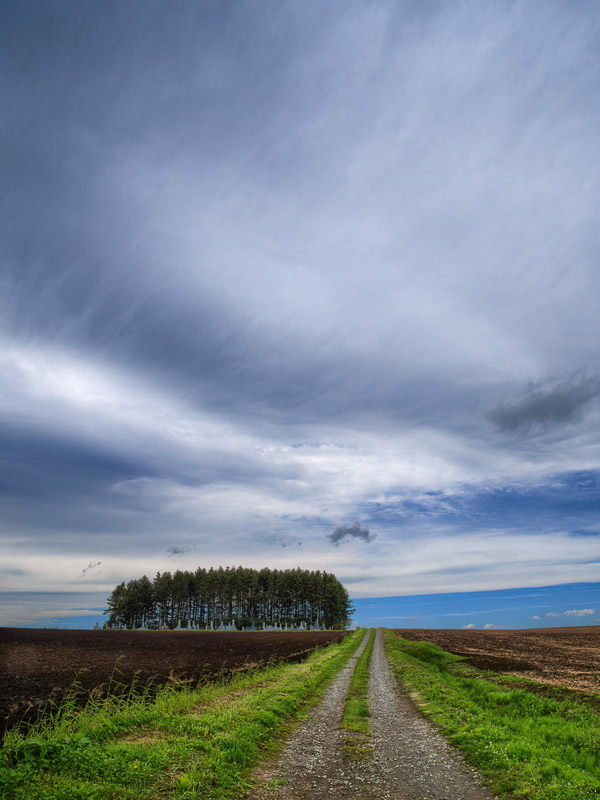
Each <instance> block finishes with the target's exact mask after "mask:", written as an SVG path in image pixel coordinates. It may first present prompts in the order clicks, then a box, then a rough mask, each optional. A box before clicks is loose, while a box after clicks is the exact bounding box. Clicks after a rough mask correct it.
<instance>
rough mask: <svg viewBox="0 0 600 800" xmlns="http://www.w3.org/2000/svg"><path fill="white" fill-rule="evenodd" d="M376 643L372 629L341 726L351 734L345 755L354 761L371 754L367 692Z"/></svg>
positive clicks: (357, 663)
mask: <svg viewBox="0 0 600 800" xmlns="http://www.w3.org/2000/svg"><path fill="white" fill-rule="evenodd" d="M374 643H375V629H374V628H371V630H370V632H369V641H368V642H367V646H366V647H365V649H364V651H363V653H362V655H361V656H360V658H359V659H358V661H357V662H356V668H355V670H354V673H353V675H352V678H351V679H350V685H349V687H348V693H347V694H346V705H345V707H344V716H343V718H342V722H341V724H340V727H341V728H343V729H344V730H346V731H348V732H349V734H348V735H347V736H346V737H345V739H344V755H345V756H346V757H347V758H350V759H353V760H361V759H364V758H367V757H368V756H369V755H370V754H371V750H370V748H369V747H368V746H367V743H368V738H369V717H370V716H371V712H370V711H369V704H368V701H367V691H368V688H369V676H370V672H369V666H370V663H371V656H372V655H373V645H374Z"/></svg>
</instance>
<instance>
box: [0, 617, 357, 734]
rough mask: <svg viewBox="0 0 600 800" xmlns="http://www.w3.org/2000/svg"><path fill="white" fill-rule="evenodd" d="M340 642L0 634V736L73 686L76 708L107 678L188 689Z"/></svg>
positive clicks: (313, 635)
mask: <svg viewBox="0 0 600 800" xmlns="http://www.w3.org/2000/svg"><path fill="white" fill-rule="evenodd" d="M344 635H345V634H344V632H341V631H289V632H277V633H275V632H273V633H269V632H264V633H263V632H254V633H237V632H236V633H221V632H206V633H204V632H199V631H71V630H37V629H26V628H0V729H2V728H4V726H5V725H12V724H14V723H16V722H18V721H19V720H31V719H35V717H36V716H37V713H38V709H39V708H41V707H43V706H44V705H45V704H46V702H47V701H48V700H53V701H60V699H61V698H62V697H63V696H64V694H65V692H66V691H67V689H68V688H69V687H70V686H71V685H72V684H73V681H74V680H77V682H78V683H79V684H81V689H80V691H79V699H80V701H81V702H83V701H84V700H85V699H86V697H87V696H88V695H89V693H90V692H91V690H92V689H95V688H96V687H99V686H102V685H106V684H107V682H108V681H109V680H110V678H111V675H112V676H113V677H114V679H115V680H117V681H119V682H121V683H122V684H124V685H130V684H131V682H132V680H133V679H134V676H135V679H136V682H137V683H138V684H139V685H141V686H143V685H145V684H147V683H149V682H150V683H152V684H161V683H164V682H166V681H167V680H169V677H170V676H176V677H178V678H181V679H184V680H186V681H189V682H190V684H192V685H195V684H196V682H197V681H198V680H200V679H210V678H214V677H215V676H217V675H219V674H222V673H223V672H233V671H238V670H242V669H248V668H252V667H256V666H258V665H259V664H264V663H266V662H269V661H294V660H300V659H302V658H304V657H305V656H306V655H307V654H308V653H310V652H311V651H312V650H314V648H315V647H322V646H323V645H327V644H329V643H330V642H334V641H339V640H340V639H341V638H342V637H343V636H344ZM115 668H116V671H115Z"/></svg>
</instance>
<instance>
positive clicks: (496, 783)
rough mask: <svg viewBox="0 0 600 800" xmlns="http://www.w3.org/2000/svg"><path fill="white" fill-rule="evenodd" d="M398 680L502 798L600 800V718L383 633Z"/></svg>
mask: <svg viewBox="0 0 600 800" xmlns="http://www.w3.org/2000/svg"><path fill="white" fill-rule="evenodd" d="M386 649H387V652H388V656H389V658H390V660H391V663H392V665H393V667H394V669H395V671H396V674H397V676H398V677H399V678H400V679H401V681H402V683H403V684H404V686H405V687H406V688H407V689H408V690H410V691H411V693H412V694H411V696H413V698H414V699H415V700H416V702H417V703H418V704H419V706H420V707H421V708H422V710H423V711H424V712H425V713H426V714H427V715H428V716H430V717H431V718H432V719H433V720H434V721H435V722H437V723H438V724H439V725H441V727H442V729H443V730H444V732H445V733H446V734H447V735H448V736H449V738H450V741H452V742H453V743H454V744H457V745H459V746H460V747H461V748H462V750H463V751H464V753H465V755H466V756H467V758H468V759H469V760H470V761H471V763H472V764H474V765H475V766H476V767H477V768H478V769H479V770H480V771H481V773H482V774H483V775H484V776H485V777H486V778H487V780H488V782H489V784H490V786H491V788H492V789H493V790H494V791H495V792H496V793H497V794H498V795H500V796H502V797H511V798H527V800H599V799H600V716H599V715H598V713H597V712H595V711H594V710H593V709H591V708H589V707H588V706H586V705H585V704H583V703H581V702H578V701H577V700H576V699H573V698H568V697H565V695H564V693H561V694H560V695H559V694H557V696H556V697H551V696H548V695H547V694H546V695H538V694H536V693H534V692H532V691H528V690H527V689H525V688H523V687H522V686H511V685H510V682H503V683H502V684H500V683H499V682H498V681H496V680H494V676H493V674H490V673H482V672H481V670H477V671H476V670H475V669H473V668H472V667H469V666H468V665H466V664H464V663H461V662H462V661H463V659H462V658H461V657H460V656H455V655H452V654H451V653H446V652H445V651H444V650H442V649H441V648H439V647H437V646H436V645H433V644H430V643H428V642H409V641H406V640H404V639H400V638H399V637H397V636H396V635H395V634H393V633H392V632H390V631H387V632H386Z"/></svg>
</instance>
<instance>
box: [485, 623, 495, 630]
mask: <svg viewBox="0 0 600 800" xmlns="http://www.w3.org/2000/svg"><path fill="white" fill-rule="evenodd" d="M495 627H496V625H495V624H494V623H493V622H486V623H485V625H484V626H483V630H484V631H492V630H494V628H495Z"/></svg>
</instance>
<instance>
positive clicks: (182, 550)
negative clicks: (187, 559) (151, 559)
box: [165, 544, 196, 558]
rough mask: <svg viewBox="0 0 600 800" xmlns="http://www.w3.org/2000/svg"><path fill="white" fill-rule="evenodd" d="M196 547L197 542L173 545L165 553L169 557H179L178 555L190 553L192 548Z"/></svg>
mask: <svg viewBox="0 0 600 800" xmlns="http://www.w3.org/2000/svg"><path fill="white" fill-rule="evenodd" d="M195 547H196V545H195V544H186V545H173V547H168V548H167V549H166V550H165V555H166V557H167V558H177V556H183V555H185V554H186V553H189V552H190V550H194V548H195Z"/></svg>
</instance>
